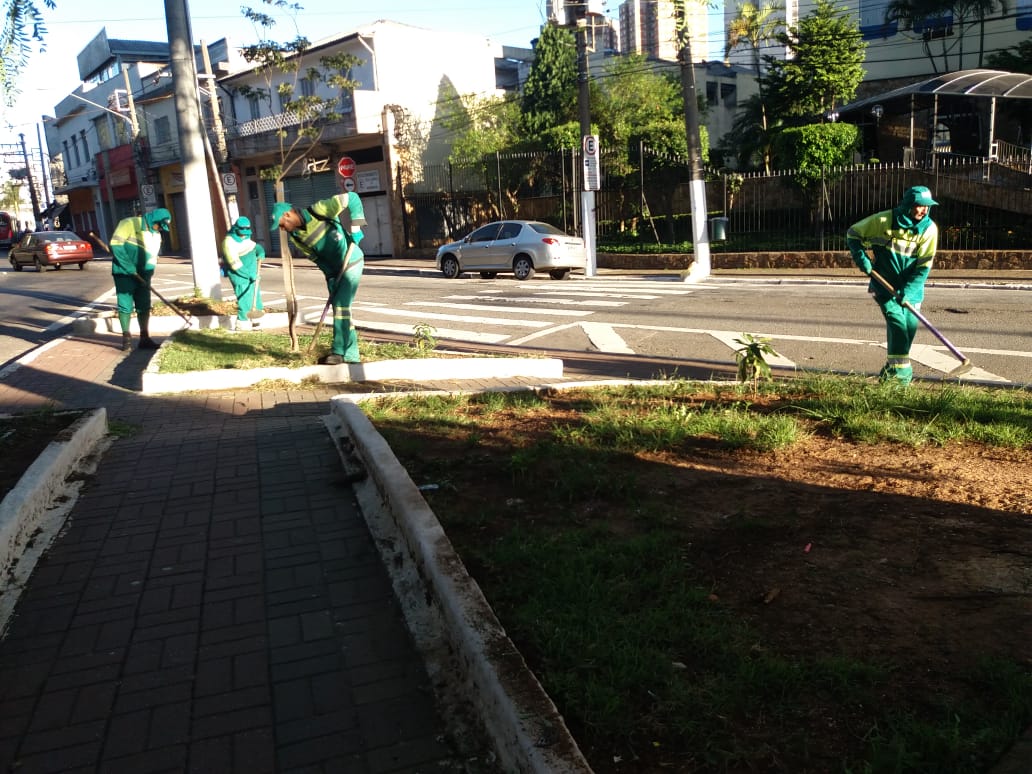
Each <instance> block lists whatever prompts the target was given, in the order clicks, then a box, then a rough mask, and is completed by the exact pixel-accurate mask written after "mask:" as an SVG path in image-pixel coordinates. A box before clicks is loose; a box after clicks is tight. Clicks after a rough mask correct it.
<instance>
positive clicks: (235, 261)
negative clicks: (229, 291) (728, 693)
mask: <svg viewBox="0 0 1032 774" xmlns="http://www.w3.org/2000/svg"><path fill="white" fill-rule="evenodd" d="M264 258H265V248H264V247H262V246H261V245H260V244H258V243H257V242H255V241H254V240H253V239H251V221H250V219H248V218H246V217H243V216H241V217H239V218H237V219H236V222H234V223H233V225H232V226H231V227H230V229H229V231H228V232H227V233H226V237H225V239H223V240H222V260H223V261H224V262H225V265H226V276H228V277H229V282H230V284H231V285H232V286H233V293H235V294H236V299H237V320H238V321H240V322H247V321H248V320H257V319H258V318H260V317H262V316H263V315H264V314H265V307H264V305H263V304H262V293H261V288H260V287H259V284H258V278H259V276H260V270H261V261H262V260H263V259H264ZM253 325H254V326H255V327H257V323H253Z"/></svg>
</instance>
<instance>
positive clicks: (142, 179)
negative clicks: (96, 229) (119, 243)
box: [116, 62, 158, 215]
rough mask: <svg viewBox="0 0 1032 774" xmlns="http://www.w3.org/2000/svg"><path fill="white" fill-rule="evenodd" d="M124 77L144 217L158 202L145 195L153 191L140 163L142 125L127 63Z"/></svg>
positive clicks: (123, 64) (135, 167) (134, 163)
mask: <svg viewBox="0 0 1032 774" xmlns="http://www.w3.org/2000/svg"><path fill="white" fill-rule="evenodd" d="M122 77H123V78H124V79H125V94H126V96H125V100H126V108H127V109H128V111H129V126H130V128H131V129H132V136H131V138H130V142H131V143H132V145H131V148H132V151H133V169H134V170H135V171H136V195H137V197H138V198H139V200H140V214H141V215H143V214H144V213H145V212H147V210H152V209H154V208H155V207H156V206H157V205H158V202H157V200H156V199H155V198H154V195H153V193H152V194H151V195H150V196H149V197H148V196H147V195H146V193H145V192H146V191H150V190H152V189H150V188H146V185H147V182H148V181H147V173H146V170H144V168H143V165H142V164H141V163H140V154H141V150H140V124H139V121H138V119H137V118H136V101H135V100H134V99H133V85H132V83H130V82H129V65H128V64H126V63H125V62H123V63H122ZM116 98H117V95H116ZM117 107H118V110H119V111H121V110H122V105H121V103H120V104H119V105H118V106H117Z"/></svg>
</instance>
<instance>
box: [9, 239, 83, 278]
mask: <svg viewBox="0 0 1032 774" xmlns="http://www.w3.org/2000/svg"><path fill="white" fill-rule="evenodd" d="M7 257H8V258H9V259H10V261H11V266H12V267H13V268H14V270H15V271H21V270H22V267H23V266H35V267H36V271H43V270H44V269H45V268H46V267H47V266H56V267H57V268H58V269H60V268H61V267H62V266H64V265H65V264H66V263H77V264H79V268H80V269H85V268H86V264H87V263H88V262H90V261H92V260H93V247H92V246H91V245H90V243H89V242H87V241H85V240H83V239H80V238H79V235H78V234H75V233H73V232H71V231H34V232H32V233H31V234H26V235H25V236H23V237H22V238H21V241H20V242H18V244H16V245H15V246H14V247H12V248H11V249H10V250H9V251H8V252H7Z"/></svg>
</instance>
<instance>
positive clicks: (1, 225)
mask: <svg viewBox="0 0 1032 774" xmlns="http://www.w3.org/2000/svg"><path fill="white" fill-rule="evenodd" d="M13 243H14V221H13V220H11V216H10V215H9V214H7V213H6V212H0V247H10V246H11V245H12V244H13Z"/></svg>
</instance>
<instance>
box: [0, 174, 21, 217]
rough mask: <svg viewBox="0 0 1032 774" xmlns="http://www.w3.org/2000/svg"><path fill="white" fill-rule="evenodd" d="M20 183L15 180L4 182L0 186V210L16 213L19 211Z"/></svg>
mask: <svg viewBox="0 0 1032 774" xmlns="http://www.w3.org/2000/svg"><path fill="white" fill-rule="evenodd" d="M21 203H22V183H19V182H18V181H17V180H5V181H4V184H3V185H2V186H0V210H7V211H9V212H16V211H17V210H20V209H21Z"/></svg>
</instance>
